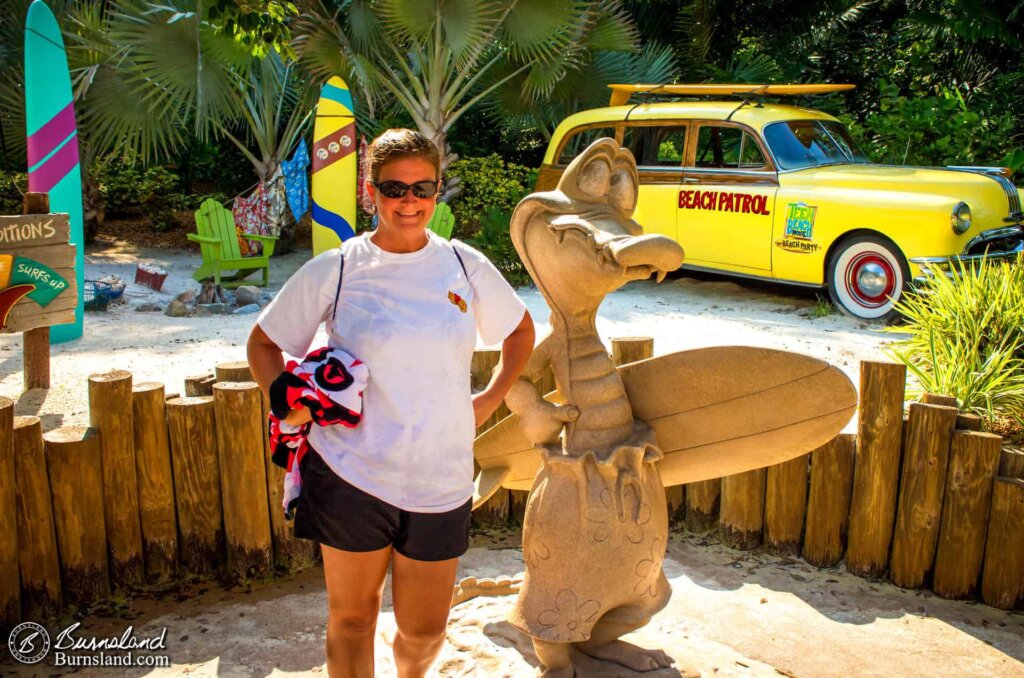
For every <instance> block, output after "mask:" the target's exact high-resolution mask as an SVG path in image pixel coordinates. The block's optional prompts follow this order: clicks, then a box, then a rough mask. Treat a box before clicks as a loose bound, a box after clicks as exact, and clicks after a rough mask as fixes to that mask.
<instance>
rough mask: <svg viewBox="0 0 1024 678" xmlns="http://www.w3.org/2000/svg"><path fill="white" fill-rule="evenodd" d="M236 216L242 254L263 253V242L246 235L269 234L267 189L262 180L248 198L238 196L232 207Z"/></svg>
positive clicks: (257, 254) (253, 254)
mask: <svg viewBox="0 0 1024 678" xmlns="http://www.w3.org/2000/svg"><path fill="white" fill-rule="evenodd" d="M231 214H232V215H233V216H234V217H235V230H236V231H237V232H238V248H239V249H240V250H243V253H242V256H243V257H245V256H259V255H260V254H263V244H262V243H260V242H259V241H258V240H247V239H246V238H245V237H244V236H245V235H246V234H249V235H267V230H268V229H267V191H266V186H265V185H264V184H263V182H262V181H261V182H260V183H259V184H258V185H257V186H256V190H255V191H253V192H252V193H251V194H249V197H248V198H243V197H242V196H238V197H237V198H235V202H234V205H232V207H231ZM243 243H245V244H244V245H243Z"/></svg>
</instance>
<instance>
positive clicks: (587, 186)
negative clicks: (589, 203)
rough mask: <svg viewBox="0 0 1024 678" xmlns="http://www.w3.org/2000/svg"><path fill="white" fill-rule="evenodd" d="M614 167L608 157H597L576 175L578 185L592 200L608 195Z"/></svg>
mask: <svg viewBox="0 0 1024 678" xmlns="http://www.w3.org/2000/svg"><path fill="white" fill-rule="evenodd" d="M611 176H612V168H611V165H610V164H609V163H608V160H607V158H603V157H596V158H594V159H593V160H591V161H590V162H588V163H587V164H586V165H584V166H583V169H582V170H581V171H580V173H579V174H578V175H577V177H576V187H577V188H578V189H579V190H580V192H582V193H583V195H585V196H586V197H587V198H590V199H591V200H593V199H596V198H603V197H604V196H606V195H608V186H609V183H610V182H611Z"/></svg>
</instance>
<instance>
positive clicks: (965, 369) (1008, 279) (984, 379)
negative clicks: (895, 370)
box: [891, 261, 1024, 422]
mask: <svg viewBox="0 0 1024 678" xmlns="http://www.w3.org/2000/svg"><path fill="white" fill-rule="evenodd" d="M953 268H954V273H955V276H954V277H953V278H948V277H946V276H944V275H941V274H940V275H939V276H937V277H935V278H933V280H932V281H931V282H930V283H929V285H928V286H927V287H925V288H922V289H919V290H916V291H914V292H910V293H908V294H907V295H905V296H904V297H903V299H902V300H901V301H900V303H899V304H898V305H897V306H896V308H897V310H899V311H900V312H901V313H902V314H903V315H904V316H905V317H906V321H907V322H906V326H904V327H899V328H893V330H892V331H898V332H909V333H910V338H908V339H904V340H901V341H898V342H896V343H894V344H893V347H892V349H891V354H892V355H893V357H895V358H896V359H898V360H900V361H902V362H903V363H905V364H906V365H907V369H909V370H910V372H911V373H912V374H913V375H914V376H915V377H916V378H917V380H918V382H920V388H919V389H908V395H917V394H918V393H921V392H931V393H944V394H949V395H952V396H954V397H956V399H957V400H958V401H959V403H960V407H961V408H962V409H963V410H964V411H968V412H974V413H976V414H979V415H981V416H982V417H984V418H985V419H986V420H987V421H992V420H993V419H995V418H997V417H1011V418H1013V419H1015V420H1017V421H1018V422H1021V421H1024V266H1021V262H1019V261H1018V262H1014V263H1007V262H983V263H982V264H980V265H978V266H976V267H971V266H969V265H967V264H964V263H962V262H960V263H958V264H957V265H955V266H954V267H953Z"/></svg>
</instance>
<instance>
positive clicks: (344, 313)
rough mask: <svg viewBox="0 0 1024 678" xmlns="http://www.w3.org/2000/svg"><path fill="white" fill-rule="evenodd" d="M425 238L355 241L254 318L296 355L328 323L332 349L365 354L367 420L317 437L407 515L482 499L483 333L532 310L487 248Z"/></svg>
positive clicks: (314, 441) (353, 478)
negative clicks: (401, 247)
mask: <svg viewBox="0 0 1024 678" xmlns="http://www.w3.org/2000/svg"><path fill="white" fill-rule="evenodd" d="M427 233H428V240H427V245H426V247H424V248H423V249H421V250H417V251H416V252H410V253H407V254H397V253H394V252H386V251H384V250H382V249H380V248H379V247H377V246H376V245H374V244H373V243H372V242H370V237H369V234H364V235H361V236H358V237H355V238H350V239H349V240H347V241H345V242H344V243H343V244H342V246H341V247H340V248H337V249H334V250H330V251H328V252H324V253H323V254H321V255H319V256H317V257H315V258H313V259H311V260H310V261H308V262H306V264H305V265H304V266H303V267H302V268H300V269H299V270H298V271H296V273H295V274H294V275H293V276H292V277H291V278H290V279H289V280H288V282H287V283H286V284H285V286H284V287H283V288H282V289H281V291H280V293H278V295H277V296H276V297H275V298H274V300H273V301H272V302H271V303H270V305H269V306H267V307H266V309H264V310H263V313H262V314H261V315H260V316H259V319H258V320H257V322H258V323H259V326H260V327H261V328H262V329H263V331H264V332H266V334H267V336H268V337H269V338H270V339H271V341H273V342H274V343H275V344H277V345H278V346H279V347H280V348H281V349H282V350H284V351H285V352H286V353H288V354H290V355H292V356H296V357H303V356H305V354H306V352H307V351H308V350H309V348H310V343H311V342H312V341H313V337H314V335H315V334H316V331H317V329H318V328H319V325H320V323H322V322H327V327H328V345H329V346H331V347H332V348H340V349H343V350H344V351H346V352H348V353H349V354H351V355H352V356H353V357H355V358H357V359H359V360H361V361H363V362H364V363H365V364H366V366H367V368H368V369H369V372H370V378H369V382H368V383H367V386H366V389H365V391H364V392H363V419H362V421H361V422H360V424H359V425H358V426H357V427H355V428H352V429H349V428H345V427H342V426H327V427H321V426H317V425H315V424H314V425H313V427H312V430H311V431H310V434H309V442H310V444H311V445H312V446H313V448H314V449H315V450H316V451H317V452H319V453H320V456H321V457H323V459H324V461H325V462H326V463H327V465H328V466H330V467H331V469H332V470H333V471H334V472H335V473H337V474H338V475H339V476H341V477H342V478H344V479H345V480H346V481H348V482H349V483H351V484H352V485H355V486H356V487H358V488H359V489H361V490H363V491H364V492H367V493H369V494H371V495H373V496H375V497H377V498H379V499H382V500H383V501H385V502H387V503H389V504H392V505H393V506H397V507H398V508H400V509H403V510H406V511H416V512H424V513H441V512H444V511H450V510H452V509H455V508H458V507H459V506H461V505H462V504H464V503H465V502H466V501H467V500H468V499H469V498H470V497H471V496H472V494H473V438H474V434H475V428H474V420H473V405H472V401H471V399H470V398H471V392H470V363H471V361H472V357H473V350H474V348H475V346H476V336H477V333H479V335H480V338H481V339H482V340H483V342H484V343H485V344H488V345H491V344H497V343H500V342H501V341H503V340H504V339H505V337H507V336H508V335H509V334H511V332H512V330H514V329H515V328H516V326H517V325H518V324H519V322H520V321H521V320H522V318H523V313H524V312H525V310H526V306H525V305H524V304H523V302H522V300H521V299H519V297H518V296H517V295H516V293H515V291H514V290H513V289H512V287H511V286H509V284H508V283H507V282H506V281H505V279H504V278H503V277H502V276H501V274H500V273H499V272H498V270H497V269H496V268H495V267H494V265H493V264H491V262H490V261H488V260H487V258H486V257H484V256H483V255H482V254H480V253H479V252H477V251H476V250H474V249H472V248H471V247H469V246H467V245H465V244H462V243H459V242H451V243H449V242H448V241H446V240H444V239H443V238H440V237H437V236H435V235H433V234H432V233H431V232H429V231H428V232H427ZM453 248H458V252H459V254H460V255H461V257H462V261H463V263H464V264H465V266H466V273H468V274H469V279H468V280H467V279H466V275H465V273H463V270H462V266H461V265H460V264H459V260H458V258H456V256H455V253H454V251H453ZM340 257H344V259H345V262H344V263H345V267H344V271H345V272H344V278H343V280H342V284H341V292H340V294H339V295H338V304H337V313H336V314H335V317H334V320H333V322H332V320H331V316H332V313H334V297H335V291H336V290H337V289H338V274H339V272H340V270H341V261H340V260H339V259H340ZM460 300H461V301H462V302H463V303H462V304H460V303H459V302H460Z"/></svg>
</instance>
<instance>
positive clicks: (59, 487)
mask: <svg viewBox="0 0 1024 678" xmlns="http://www.w3.org/2000/svg"><path fill="white" fill-rule="evenodd" d="M100 437H101V436H100V432H99V431H97V430H96V429H94V428H88V427H85V426H65V427H63V428H58V429H55V430H53V431H48V432H47V433H45V434H44V435H43V446H44V449H45V451H46V466H47V470H48V471H49V473H50V494H51V496H52V497H53V523H54V529H55V532H56V533H57V548H58V552H59V554H60V567H61V586H62V588H63V590H64V600H65V601H67V602H68V603H70V604H73V605H79V606H87V605H91V604H92V603H95V602H96V601H98V600H101V599H103V598H106V597H107V596H108V595H110V580H109V579H108V578H107V537H106V526H105V525H104V517H103V516H104V514H103V459H102V452H101V450H100Z"/></svg>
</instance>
